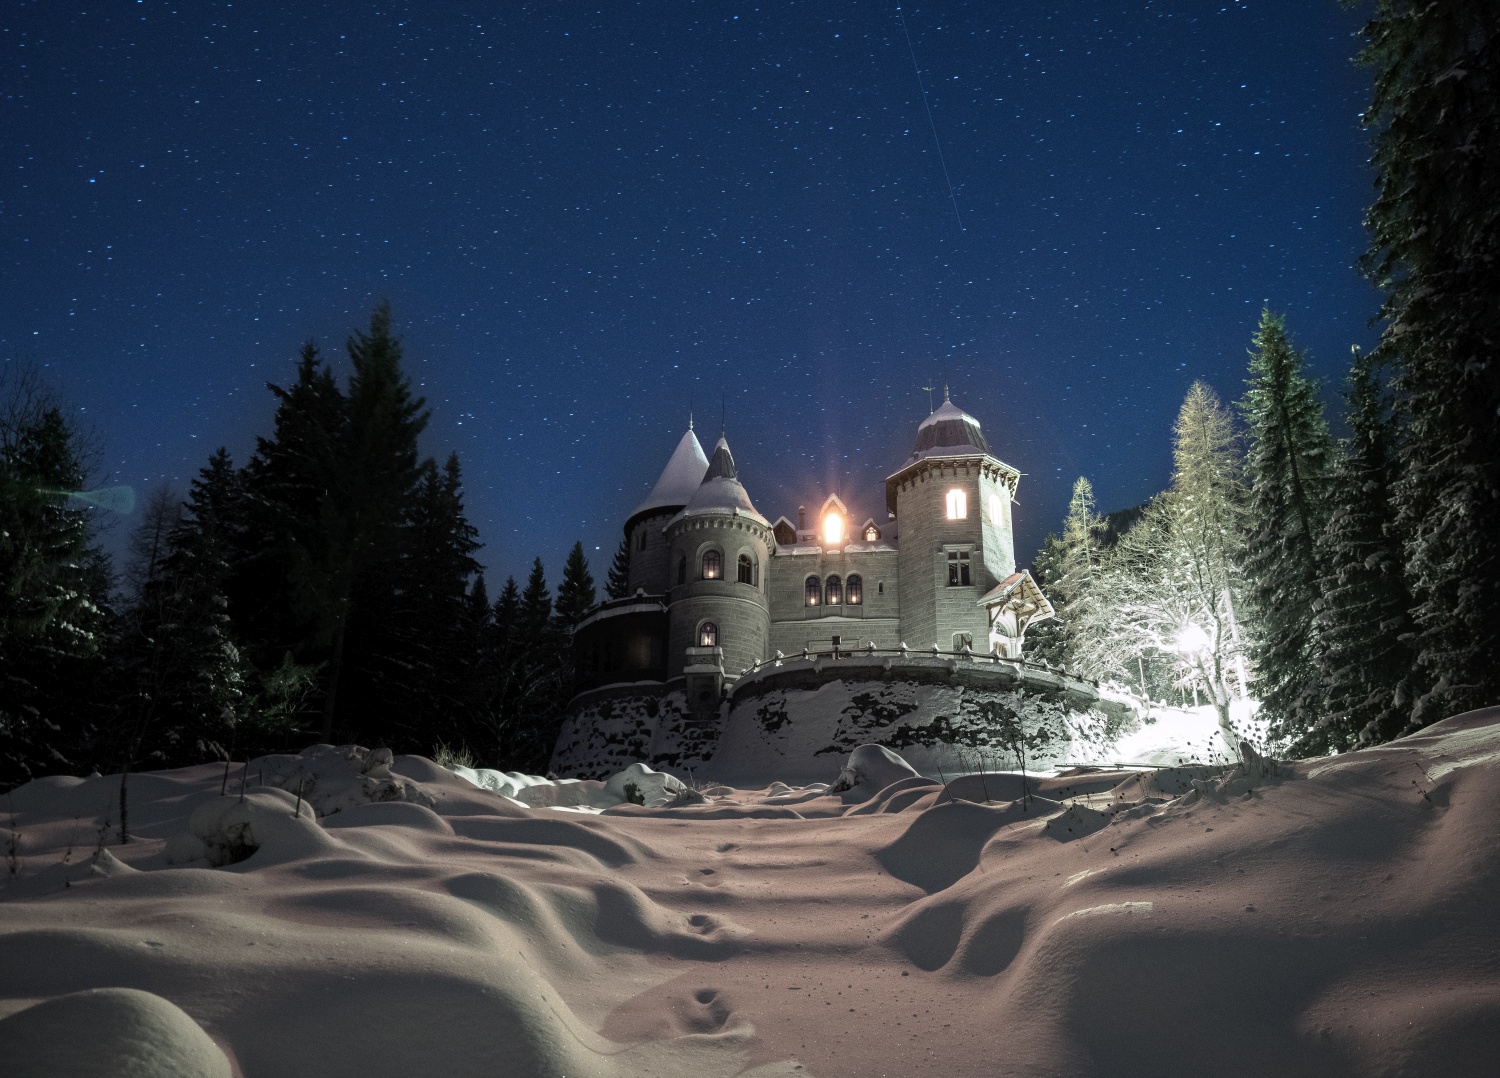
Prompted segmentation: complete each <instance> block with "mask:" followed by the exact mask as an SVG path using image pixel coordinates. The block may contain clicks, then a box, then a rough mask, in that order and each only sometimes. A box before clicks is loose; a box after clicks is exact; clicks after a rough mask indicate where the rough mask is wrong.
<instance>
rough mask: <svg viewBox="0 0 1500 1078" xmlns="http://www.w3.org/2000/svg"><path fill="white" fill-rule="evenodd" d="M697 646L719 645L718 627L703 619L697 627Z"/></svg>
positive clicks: (711, 646)
mask: <svg viewBox="0 0 1500 1078" xmlns="http://www.w3.org/2000/svg"><path fill="white" fill-rule="evenodd" d="M698 646H699V647H700V648H716V647H718V646H719V627H718V626H717V625H715V624H714V623H713V622H711V621H705V622H704V623H703V624H702V625H701V626H699V628H698Z"/></svg>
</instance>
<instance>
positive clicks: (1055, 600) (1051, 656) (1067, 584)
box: [1026, 476, 1103, 667]
mask: <svg viewBox="0 0 1500 1078" xmlns="http://www.w3.org/2000/svg"><path fill="white" fill-rule="evenodd" d="M1102 523H1103V522H1102V520H1101V519H1100V517H1099V515H1098V513H1096V512H1095V511H1094V487H1093V485H1092V484H1091V483H1090V482H1089V481H1088V479H1086V478H1085V477H1083V476H1079V477H1078V479H1077V480H1076V481H1075V482H1074V484H1073V495H1072V497H1071V498H1070V499H1069V502H1068V515H1067V516H1066V517H1065V518H1064V519H1063V530H1062V534H1061V535H1049V536H1048V537H1047V539H1046V540H1045V541H1044V543H1043V547H1042V553H1041V554H1040V555H1039V557H1038V559H1037V561H1038V566H1039V568H1040V571H1041V573H1042V575H1043V578H1044V579H1042V580H1038V582H1037V583H1038V584H1039V585H1040V586H1041V588H1042V591H1043V594H1045V595H1046V596H1047V598H1048V600H1049V601H1050V602H1051V603H1052V608H1053V611H1054V612H1055V617H1053V618H1051V619H1049V620H1047V621H1043V622H1040V623H1039V624H1037V625H1036V626H1035V627H1033V628H1032V629H1029V630H1028V631H1027V634H1026V650H1027V653H1028V654H1029V655H1030V656H1031V657H1033V658H1036V659H1041V658H1045V659H1047V660H1048V661H1049V662H1055V663H1059V664H1061V665H1063V666H1070V667H1072V666H1077V665H1078V662H1079V659H1080V657H1081V652H1082V651H1083V650H1084V649H1086V648H1087V647H1088V644H1087V640H1088V639H1089V634H1090V628H1091V622H1092V620H1093V608H1094V606H1095V596H1094V591H1093V585H1094V575H1095V573H1097V571H1098V569H1099V565H1100V562H1101V559H1102V556H1103V545H1102V543H1101V542H1100V526H1101V524H1102Z"/></svg>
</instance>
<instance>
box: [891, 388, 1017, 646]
mask: <svg viewBox="0 0 1500 1078" xmlns="http://www.w3.org/2000/svg"><path fill="white" fill-rule="evenodd" d="M1019 480H1020V472H1018V471H1016V469H1014V468H1012V467H1011V466H1010V465H1008V464H1005V463H1003V462H1001V461H1000V460H997V459H996V458H995V457H993V456H991V455H990V451H989V444H988V443H987V442H986V441H985V438H984V434H983V432H982V431H981V430H980V426H979V422H978V420H976V419H975V418H974V417H973V416H971V415H969V414H967V413H966V412H964V411H963V410H962V409H960V408H958V407H957V406H956V405H954V404H953V403H952V401H950V400H948V399H947V395H946V394H945V395H944V399H943V403H942V406H941V407H939V408H938V409H937V411H935V412H933V413H932V414H931V415H930V416H928V417H927V419H926V420H925V421H923V423H922V425H921V426H920V427H918V428H917V443H916V447H915V449H914V450H913V452H912V455H911V457H910V458H909V459H908V460H907V462H906V463H905V464H904V465H903V466H902V467H901V469H900V470H899V471H897V472H896V473H895V474H894V475H892V476H891V477H890V478H889V479H887V480H886V484H885V489H886V505H887V508H889V509H890V510H891V511H892V512H894V513H895V514H896V520H897V523H898V526H899V528H900V533H901V542H900V553H899V555H898V559H897V572H898V575H899V578H900V590H901V632H902V635H903V637H904V639H905V641H906V643H907V644H909V645H910V646H911V647H913V648H917V649H922V650H925V649H927V648H930V647H932V645H934V644H936V645H937V646H938V647H939V648H940V649H941V650H943V651H950V650H958V649H962V648H963V647H965V646H969V647H972V648H973V649H974V650H975V651H977V652H980V653H981V654H982V653H984V652H986V651H987V650H988V649H989V637H990V625H989V616H988V614H987V613H986V611H985V610H984V608H983V607H982V606H981V605H980V602H979V601H980V599H981V598H983V596H984V595H985V594H986V593H987V592H989V591H990V590H991V589H992V588H994V587H995V586H996V585H997V584H998V583H1000V582H1001V581H1003V580H1005V579H1006V578H1008V577H1009V576H1010V575H1011V574H1012V573H1014V572H1015V569H1016V549H1015V540H1014V538H1013V536H1012V532H1011V503H1012V501H1013V500H1014V497H1015V492H1016V484H1017V482H1018V481H1019Z"/></svg>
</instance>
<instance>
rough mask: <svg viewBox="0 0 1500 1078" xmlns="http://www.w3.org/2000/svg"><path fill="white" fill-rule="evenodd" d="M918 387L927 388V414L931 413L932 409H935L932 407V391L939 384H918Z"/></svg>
mask: <svg viewBox="0 0 1500 1078" xmlns="http://www.w3.org/2000/svg"><path fill="white" fill-rule="evenodd" d="M917 388H918V389H925V390H927V414H928V415H931V414H932V411H933V409H932V391H933V390H934V389H936V388H937V386H918V387H917Z"/></svg>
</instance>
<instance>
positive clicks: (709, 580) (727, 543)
mask: <svg viewBox="0 0 1500 1078" xmlns="http://www.w3.org/2000/svg"><path fill="white" fill-rule="evenodd" d="M665 538H666V544H667V550H668V556H669V558H670V564H669V567H668V569H669V574H670V580H669V592H668V594H669V595H670V597H671V598H670V605H669V607H668V615H669V629H668V637H667V677H668V678H669V679H670V678H675V677H678V676H685V677H686V678H687V680H688V698H689V703H691V704H693V705H694V706H701V705H703V704H706V703H708V702H710V699H711V701H712V702H714V703H717V698H718V693H717V688H718V687H719V686H721V685H722V683H723V680H724V678H726V677H728V678H731V679H732V678H735V677H738V676H739V674H740V671H742V670H744V669H745V668H746V667H748V666H749V665H750V664H751V663H752V662H754V661H755V660H756V659H763V658H765V657H766V655H767V654H768V651H767V649H768V646H769V642H770V633H771V616H770V605H769V603H768V602H767V600H766V576H767V566H768V565H769V562H770V556H771V545H772V539H771V525H770V523H769V522H768V521H767V520H766V518H765V517H763V516H761V515H760V514H759V513H758V512H756V510H755V506H754V505H752V504H751V503H750V496H749V495H748V494H746V493H745V488H744V487H743V486H741V485H740V481H739V478H738V474H737V472H736V470H735V466H734V456H733V455H732V454H731V453H730V451H729V443H728V442H726V441H725V440H724V439H723V438H720V439H719V441H718V443H717V444H716V445H715V446H714V451H713V455H712V457H710V458H709V462H708V470H707V471H706V472H705V473H704V475H703V481H702V482H701V483H700V484H699V486H698V489H697V490H696V491H695V492H694V493H693V496H692V497H691V498H690V499H688V502H687V505H686V506H684V508H683V509H682V511H681V512H680V513H678V514H677V515H676V516H675V517H673V518H672V520H671V522H670V523H668V524H667V527H666V531H665ZM704 693H708V694H709V698H708V699H705V698H703V694H704Z"/></svg>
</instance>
